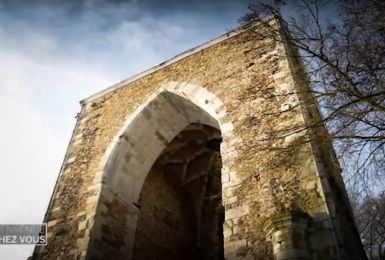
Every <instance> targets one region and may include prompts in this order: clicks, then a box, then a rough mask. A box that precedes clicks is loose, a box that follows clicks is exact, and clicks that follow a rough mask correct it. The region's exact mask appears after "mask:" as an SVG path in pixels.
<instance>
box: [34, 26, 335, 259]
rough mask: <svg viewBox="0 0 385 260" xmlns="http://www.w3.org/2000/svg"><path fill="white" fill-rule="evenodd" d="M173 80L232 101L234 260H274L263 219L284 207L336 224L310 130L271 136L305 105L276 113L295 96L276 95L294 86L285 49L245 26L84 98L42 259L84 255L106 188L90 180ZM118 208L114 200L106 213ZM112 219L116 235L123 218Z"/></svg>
mask: <svg viewBox="0 0 385 260" xmlns="http://www.w3.org/2000/svg"><path fill="white" fill-rule="evenodd" d="M260 30H264V28H262V27H261V28H260ZM256 39H257V40H256ZM170 82H178V83H177V84H182V85H183V84H193V85H197V86H201V87H202V88H204V89H206V90H207V91H209V92H211V93H213V94H215V95H216V96H217V97H218V98H219V99H220V100H221V101H222V102H223V103H224V106H225V107H226V111H227V113H226V115H225V118H224V120H226V121H228V122H231V123H232V124H233V126H234V130H233V135H232V136H231V137H229V138H230V139H232V140H234V141H233V142H228V144H230V145H228V146H227V147H221V150H222V153H229V154H231V153H237V160H236V161H231V159H226V158H231V156H224V158H225V159H224V160H229V161H226V162H225V163H226V165H227V166H226V168H223V169H222V183H223V185H222V199H223V203H224V207H225V222H224V226H223V228H224V242H225V255H226V258H227V259H271V258H272V247H271V242H270V241H266V237H265V234H264V233H263V224H264V223H265V222H266V220H267V219H268V218H270V217H271V216H272V215H274V214H277V213H280V212H285V211H289V210H302V211H304V212H307V213H308V214H309V215H311V216H314V217H319V219H320V220H319V225H320V226H322V227H323V225H326V226H328V225H330V223H329V219H328V218H327V217H326V216H325V212H327V209H326V207H325V202H324V198H323V195H322V194H323V190H322V188H321V187H320V183H319V179H318V177H317V173H316V168H315V163H314V159H313V157H312V156H311V155H312V152H311V149H310V146H309V145H308V144H302V141H303V136H301V135H291V136H288V137H287V138H284V139H279V140H270V139H269V137H270V136H271V133H272V129H275V130H277V129H280V128H282V129H285V128H289V127H290V126H292V125H295V124H302V123H303V116H302V111H301V109H300V108H298V109H295V110H293V112H290V113H283V114H280V113H278V112H280V111H283V110H286V109H287V108H289V107H290V106H294V105H295V104H296V103H297V101H298V100H297V97H293V96H281V97H277V96H273V95H272V93H284V92H290V91H293V89H294V81H293V76H292V71H291V69H290V66H289V62H288V59H287V56H286V53H285V48H284V46H283V45H282V44H281V43H279V42H274V41H273V40H272V39H267V38H265V39H258V35H256V33H255V32H253V30H245V31H243V32H241V33H238V34H235V35H234V36H232V37H229V38H227V39H226V40H223V41H220V42H219V43H216V44H214V45H211V46H209V47H207V48H204V49H202V50H200V51H198V52H196V53H193V54H191V55H189V56H187V57H185V58H183V59H181V60H179V61H177V62H175V63H171V64H169V65H167V66H165V67H162V68H160V69H159V70H156V71H154V72H152V73H150V74H148V75H145V76H143V77H141V78H139V79H137V80H135V81H132V82H129V83H128V84H127V85H125V86H124V87H120V88H118V89H116V90H114V91H111V92H109V93H107V94H105V95H102V96H100V97H98V98H96V99H95V100H92V102H90V103H88V104H83V106H82V110H81V112H80V113H79V115H78V122H77V126H76V128H75V131H74V139H73V142H72V143H71V145H70V147H69V151H68V156H67V158H66V160H65V162H64V165H63V168H62V175H61V177H60V180H59V185H58V187H57V189H56V192H55V194H54V197H53V201H52V205H51V208H50V209H49V213H48V215H47V220H48V231H49V238H48V241H49V242H48V245H47V246H46V247H45V248H43V249H42V250H41V251H39V250H38V251H37V253H36V256H39V259H83V258H84V257H86V250H87V248H88V246H89V242H90V241H89V234H90V230H91V228H92V225H93V224H94V221H93V219H92V216H93V215H92V214H94V213H95V211H96V210H97V205H98V204H97V202H98V197H97V196H95V195H97V194H98V192H99V188H100V186H99V185H97V184H94V183H93V180H94V177H95V175H97V174H100V171H101V169H100V167H99V164H100V161H101V160H102V157H103V155H104V153H105V151H106V149H107V147H108V146H109V144H110V143H111V142H112V139H113V137H114V136H115V135H116V133H117V131H118V130H119V129H120V128H121V127H122V125H123V124H124V122H125V119H126V118H127V117H128V116H129V115H130V114H131V113H132V112H133V111H135V110H136V109H137V108H138V107H139V106H140V105H141V104H142V103H144V102H145V101H146V100H147V99H148V98H149V97H150V96H151V95H152V94H153V93H154V92H156V91H158V89H159V88H160V87H161V86H164V85H167V84H169V83H170ZM266 113H270V114H269V115H266ZM265 147H273V148H274V147H276V148H277V149H276V150H272V149H267V150H266V149H264V148H265ZM280 147H284V148H286V149H283V150H282V149H278V148H280ZM119 210H120V209H119V208H114V207H111V208H109V211H108V214H111V215H114V214H119ZM111 221H112V222H113V223H110V224H111V227H115V228H116V232H119V220H118V219H115V220H113V219H112V220H111ZM114 221H115V222H114ZM329 238H330V237H328V235H326V239H329ZM330 243H331V242H330ZM330 247H331V246H330ZM334 250H336V249H334ZM324 251H325V252H323V253H322V254H324V255H321V253H320V255H319V257H320V259H332V258H333V257H335V255H334V256H333V253H332V251H333V250H332V249H331V248H326V249H325V250H324ZM322 257H324V258H322ZM327 257H330V258H327Z"/></svg>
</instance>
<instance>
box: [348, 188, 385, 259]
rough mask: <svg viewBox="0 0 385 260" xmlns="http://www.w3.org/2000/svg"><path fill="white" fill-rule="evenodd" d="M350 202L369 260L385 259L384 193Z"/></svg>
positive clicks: (357, 197)
mask: <svg viewBox="0 0 385 260" xmlns="http://www.w3.org/2000/svg"><path fill="white" fill-rule="evenodd" d="M351 201H352V205H353V209H354V212H355V216H356V220H357V224H358V229H359V232H360V234H361V239H362V244H363V246H364V249H365V251H366V253H367V255H368V258H369V259H371V260H383V259H385V192H382V193H380V194H379V195H376V196H366V197H365V198H363V199H361V198H359V196H354V197H353V199H352V200H351Z"/></svg>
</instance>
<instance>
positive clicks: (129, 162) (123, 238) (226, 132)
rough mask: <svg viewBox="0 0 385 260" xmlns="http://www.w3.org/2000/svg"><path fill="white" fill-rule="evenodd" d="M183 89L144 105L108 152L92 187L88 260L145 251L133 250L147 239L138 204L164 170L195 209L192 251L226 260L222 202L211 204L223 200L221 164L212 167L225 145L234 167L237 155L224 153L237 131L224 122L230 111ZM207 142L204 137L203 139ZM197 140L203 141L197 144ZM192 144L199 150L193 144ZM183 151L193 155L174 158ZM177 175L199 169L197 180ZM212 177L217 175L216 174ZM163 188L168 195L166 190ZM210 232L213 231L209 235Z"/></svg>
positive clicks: (200, 91) (196, 90)
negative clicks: (96, 189) (93, 203)
mask: <svg viewBox="0 0 385 260" xmlns="http://www.w3.org/2000/svg"><path fill="white" fill-rule="evenodd" d="M179 86H180V85H179ZM183 86H184V87H183V88H179V89H177V90H176V89H173V88H170V87H169V88H166V89H164V88H163V89H161V90H160V91H159V92H158V93H156V94H155V95H153V96H152V97H151V98H150V99H149V101H148V102H146V103H145V104H142V105H141V106H140V107H139V108H138V109H137V110H136V111H135V112H134V113H133V114H132V115H130V116H129V118H128V119H127V120H126V122H125V124H124V126H123V127H122V128H121V130H120V131H119V132H118V135H117V136H116V137H115V138H114V140H113V142H112V144H111V145H110V147H109V148H108V149H107V151H106V154H105V156H104V160H103V161H102V163H103V164H104V166H103V171H102V172H101V174H100V175H97V176H95V180H94V183H96V184H97V183H101V184H102V185H101V189H100V194H95V196H98V204H97V205H98V206H97V209H96V211H95V215H94V216H93V217H92V218H91V219H93V223H92V224H93V226H92V228H91V230H90V231H89V232H90V241H89V246H88V255H89V257H90V258H91V259H102V258H105V257H107V256H108V257H110V258H114V259H132V257H133V252H134V251H135V250H134V248H135V247H134V246H137V247H142V248H143V249H145V247H146V246H143V245H140V243H139V244H136V242H135V235H137V237H138V238H140V236H142V235H144V233H143V232H142V233H140V232H139V233H138V232H137V225H138V223H139V224H140V223H141V222H138V218H139V217H140V215H141V206H140V203H141V202H140V199H142V201H143V199H146V194H142V189H143V187H145V188H146V186H144V183H145V181H146V179H147V178H148V179H147V180H149V182H150V184H151V181H154V176H155V182H156V177H159V176H157V175H156V174H155V175H154V174H153V172H154V171H158V172H159V171H160V170H159V168H158V169H156V168H157V165H159V164H163V169H162V171H163V174H165V173H167V174H168V176H165V177H166V178H165V181H166V182H168V183H169V184H168V185H170V186H172V187H171V189H173V191H172V192H176V191H177V190H178V189H179V192H180V190H181V192H182V194H183V196H184V197H186V198H187V200H186V199H184V200H182V202H183V203H184V204H186V203H187V204H190V206H189V209H188V210H189V213H188V215H190V216H192V218H193V220H191V219H190V220H188V219H187V220H186V219H184V221H187V222H186V223H187V224H186V223H185V224H186V225H189V228H192V229H193V230H189V231H188V232H190V234H192V235H190V236H189V238H188V239H190V241H191V242H192V243H193V244H194V246H193V247H190V249H191V250H193V252H194V254H198V255H199V256H197V258H199V259H220V258H223V235H222V234H219V233H223V232H222V226H221V225H222V222H223V218H224V212H223V211H224V210H223V208H222V211H220V210H218V208H220V206H221V205H220V204H221V199H220V200H218V199H211V200H207V197H210V196H211V195H212V194H210V193H216V196H218V191H219V194H220V191H221V189H222V188H223V186H222V184H221V182H220V177H219V178H218V176H220V169H218V167H219V166H218V163H216V165H217V166H216V168H215V167H213V165H214V164H215V163H213V162H214V161H215V160H214V159H215V156H217V157H219V144H220V141H221V140H222V137H223V142H222V144H221V147H222V148H224V149H222V151H221V154H222V157H226V156H227V160H226V158H224V159H225V160H224V167H226V165H225V164H226V161H227V162H229V157H231V159H235V157H234V151H232V152H229V153H226V147H231V144H229V140H231V139H230V138H229V136H230V135H231V132H232V124H231V123H229V122H223V118H224V116H225V115H226V110H225V108H224V106H223V103H222V102H221V101H220V100H219V99H218V98H216V96H215V95H213V94H211V93H209V92H207V91H206V90H204V89H202V88H200V87H198V86H195V85H190V84H183ZM186 133H188V134H187V135H186ZM202 134H203V135H205V136H204V137H202ZM194 135H195V136H194ZM196 135H198V136H199V135H201V137H200V139H199V137H198V136H196ZM186 136H187V137H186ZM188 136H189V137H188ZM188 138H190V139H194V140H198V142H188V141H187V140H188ZM181 140H182V141H181ZM190 141H193V140H190ZM181 143H188V145H185V147H187V150H189V149H190V150H191V151H190V154H188V152H187V153H186V152H185V153H184V155H183V156H182V155H181V154H183V152H182V151H179V152H177V151H178V147H179V148H183V147H181ZM194 145H195V146H196V147H194ZM182 146H183V145H182ZM203 148H204V149H203ZM208 151H211V152H208ZM178 156H179V157H178ZM216 161H218V160H216ZM175 167H182V168H183V167H191V168H194V167H195V171H196V172H197V174H196V176H194V173H188V171H189V170H182V172H181V173H180V174H179V175H178V173H175V172H174V173H173V171H175ZM219 168H220V167H219ZM203 169H204V170H203ZM199 171H200V172H199ZM214 172H216V174H212V173H214ZM171 175H174V176H171ZM177 175H178V176H177ZM182 175H186V176H185V178H184V179H183V178H182V179H181V178H180V177H181V176H182ZM148 176H149V177H148ZM170 176H171V178H170ZM209 179H210V180H211V181H209ZM215 179H216V180H215ZM213 180H214V181H213ZM159 181H161V180H158V182H159ZM172 182H174V183H173V184H171V183H172ZM213 183H215V185H213ZM210 185H212V187H209V186H210ZM150 187H151V185H150ZM163 188H164V189H167V188H166V186H163ZM169 188H170V187H169ZM172 192H169V193H168V195H170V193H172ZM141 194H142V196H141ZM147 195H148V194H147ZM171 197H172V196H171ZM175 197H177V196H175V195H174V196H173V198H174V199H175ZM186 201H187V202H186ZM155 204H156V203H155ZM176 214H186V212H184V213H183V212H178V213H176ZM147 224H149V223H147ZM157 224H159V223H157ZM145 225H146V224H145ZM209 226H211V227H214V228H207V227H209ZM202 230H204V232H202ZM147 235H148V234H147ZM213 246H215V247H216V249H215V250H214V251H213V250H211V251H212V252H214V254H212V253H209V252H208V251H209V250H207V248H212V247H213ZM197 248H198V249H197ZM142 252H143V251H142ZM210 254H211V255H210ZM202 257H203V258H202ZM197 258H196V259H197ZM134 259H143V258H140V254H139V253H138V254H136V255H135V254H134Z"/></svg>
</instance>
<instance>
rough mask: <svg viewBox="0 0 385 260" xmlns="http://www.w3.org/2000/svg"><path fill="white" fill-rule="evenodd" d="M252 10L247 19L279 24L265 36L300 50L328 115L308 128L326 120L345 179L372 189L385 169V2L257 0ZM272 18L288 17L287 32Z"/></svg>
mask: <svg viewBox="0 0 385 260" xmlns="http://www.w3.org/2000/svg"><path fill="white" fill-rule="evenodd" d="M248 10H249V11H248V13H247V14H246V15H245V16H244V17H243V18H242V19H241V22H242V23H243V24H245V25H247V24H248V23H249V22H251V21H259V22H261V23H265V26H270V27H271V28H269V30H267V31H268V33H266V34H265V35H260V36H261V37H273V38H274V39H275V40H277V41H283V42H284V43H285V44H288V45H291V46H294V47H295V48H296V49H298V55H299V56H300V57H301V60H302V61H303V64H304V68H305V70H306V73H307V75H308V80H309V83H310V90H308V91H309V92H311V93H312V95H313V96H314V98H315V99H316V101H317V104H318V107H319V110H320V112H321V114H322V117H321V118H320V119H319V120H316V121H315V122H313V123H312V124H311V125H310V126H309V125H307V126H306V128H305V129H301V130H300V131H308V130H309V129H310V128H313V127H315V128H316V127H319V126H323V125H326V127H327V129H328V131H329V134H328V135H327V136H328V137H330V139H331V141H332V142H333V144H334V146H335V147H336V148H337V149H336V150H337V153H338V155H339V159H340V161H341V163H342V165H343V167H344V168H345V171H344V172H345V174H348V176H345V180H349V181H351V183H353V185H356V186H357V184H358V185H360V186H361V187H362V188H364V189H368V188H370V186H369V185H372V184H373V183H376V182H378V181H379V180H380V179H381V176H384V174H385V147H384V146H385V15H384V14H385V2H384V1H383V0H366V1H361V0H344V1H324V0H299V1H288V2H287V3H285V1H273V2H271V3H266V1H254V3H252V4H250V6H249V9H248ZM268 15H274V16H275V17H276V18H278V19H279V20H280V21H281V23H282V24H283V25H284V26H283V27H284V28H286V29H287V31H288V32H289V34H288V35H287V37H282V30H281V29H280V28H277V27H274V26H271V25H270V24H269V23H268V22H267V19H266V17H267V16H268ZM287 16H290V17H287ZM282 17H284V18H285V19H282ZM256 33H258V32H256ZM298 91H299V90H297V91H296V92H295V93H286V94H285V95H297V94H299V93H298ZM301 91H302V90H301ZM282 113H284V112H282ZM275 137H277V136H275ZM278 137H279V136H278Z"/></svg>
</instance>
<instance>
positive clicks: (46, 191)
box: [0, 0, 248, 260]
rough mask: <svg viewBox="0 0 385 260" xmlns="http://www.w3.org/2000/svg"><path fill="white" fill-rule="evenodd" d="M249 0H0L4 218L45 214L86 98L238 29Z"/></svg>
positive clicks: (2, 253) (7, 251) (16, 254)
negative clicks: (237, 26)
mask: <svg viewBox="0 0 385 260" xmlns="http://www.w3.org/2000/svg"><path fill="white" fill-rule="evenodd" d="M247 2H248V0H211V1H208V0H196V1H193V0H190V1H177V0H167V1H166V0H127V1H123V0H109V1H108V0H87V1H75V0H74V1H59V0H58V1H55V0H50V1H48V0H46V1H44V0H42V1H33V0H25V1H20V0H0V119H1V121H0V205H1V206H2V209H1V211H0V223H39V222H41V221H42V219H43V215H44V213H45V210H46V207H47V204H48V201H49V198H50V195H51V192H52V190H53V187H54V183H55V181H56V178H57V175H58V173H59V169H60V166H61V162H62V160H63V158H64V154H65V150H66V148H67V144H68V142H69V139H70V135H71V132H72V129H73V127H74V124H75V118H74V117H75V115H76V113H77V112H79V110H80V106H79V103H78V102H79V101H80V100H81V99H83V98H85V97H87V96H89V95H91V94H93V93H95V92H97V91H99V90H102V89H104V88H106V87H108V86H110V85H112V84H114V83H117V82H118V81H121V80H123V79H125V78H127V77H129V76H131V75H133V74H135V73H138V72H140V71H142V70H144V69H147V68H149V67H152V66H154V65H156V64H158V63H160V62H162V61H164V60H165V59H168V58H171V57H172V56H174V55H176V54H178V53H180V52H182V51H185V50H187V49H189V48H192V47H194V46H196V45H198V44H200V43H202V42H205V41H207V40H209V39H211V38H214V37H216V36H219V35H220V34H222V33H224V32H226V30H228V29H231V28H233V27H234V26H236V25H237V20H238V18H239V17H240V16H241V15H242V14H243V13H244V12H245V10H246V6H247ZM30 253H31V247H28V246H0V258H1V259H7V260H8V259H25V258H26V257H27V256H28V255H29V254H30Z"/></svg>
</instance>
